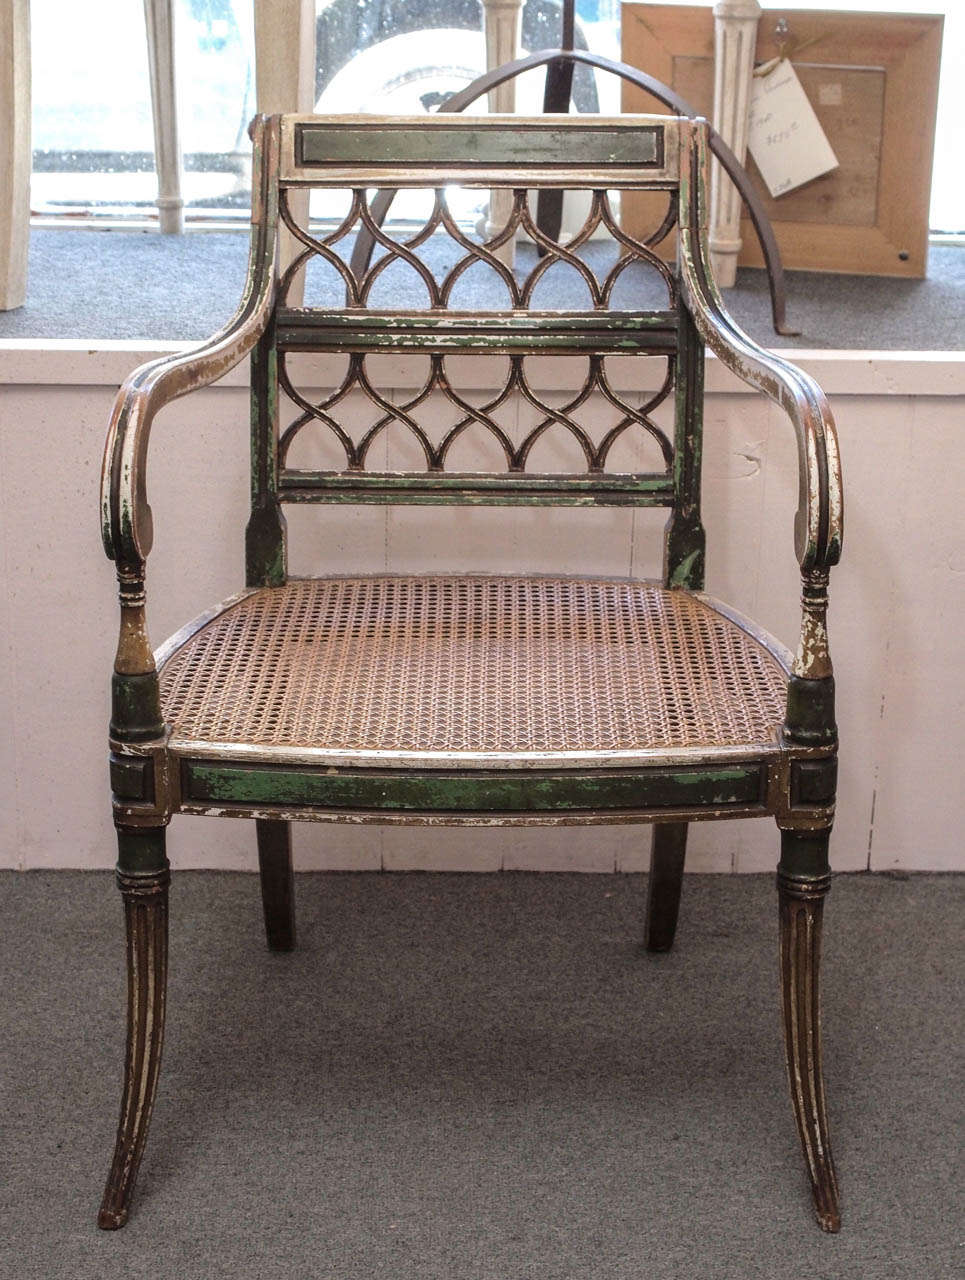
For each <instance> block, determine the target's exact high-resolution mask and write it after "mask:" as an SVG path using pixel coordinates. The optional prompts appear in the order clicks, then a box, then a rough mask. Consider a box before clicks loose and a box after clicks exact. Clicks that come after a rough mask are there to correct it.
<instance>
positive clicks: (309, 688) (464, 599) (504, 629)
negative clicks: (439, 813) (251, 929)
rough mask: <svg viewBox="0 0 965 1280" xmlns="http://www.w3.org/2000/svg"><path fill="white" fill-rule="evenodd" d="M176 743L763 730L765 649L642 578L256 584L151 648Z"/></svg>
mask: <svg viewBox="0 0 965 1280" xmlns="http://www.w3.org/2000/svg"><path fill="white" fill-rule="evenodd" d="M161 693H162V701H163V707H164V715H165V718H166V720H167V721H168V722H169V723H170V724H171V725H172V727H173V733H174V741H178V740H181V741H187V740H190V741H192V742H194V743H199V742H200V743H211V744H219V743H221V744H238V743H247V744H252V745H254V746H261V747H264V748H269V749H270V748H285V749H317V748H323V749H329V750H332V751H345V752H361V753H365V752H393V751H397V752H420V753H421V752H427V753H436V752H451V751H455V752H465V753H475V752H485V753H516V752H526V753H540V752H551V753H561V752H580V753H583V752H597V751H606V752H614V751H619V752H623V751H626V752H634V751H638V750H649V749H654V748H661V747H664V748H687V747H695V746H714V747H728V746H742V745H747V744H755V743H773V742H774V741H775V735H776V731H777V727H778V725H779V724H780V722H781V720H782V719H783V712H784V702H785V697H786V677H785V675H784V672H783V670H782V668H781V667H780V665H779V664H778V663H777V661H776V660H775V659H774V658H773V657H772V655H771V654H770V653H769V652H768V650H767V649H765V648H764V646H763V645H761V644H760V643H759V642H758V641H757V640H755V639H754V638H753V637H751V636H750V635H748V634H747V633H746V632H745V631H743V630H742V629H741V628H740V627H738V626H737V625H736V624H735V623H733V622H731V621H730V620H729V619H727V618H725V617H723V616H722V615H721V614H719V613H717V612H716V611H715V610H714V609H712V608H710V607H709V606H708V605H707V604H705V603H704V602H702V601H700V600H698V599H695V598H694V597H693V596H691V595H689V594H687V593H686V592H683V591H667V590H664V589H663V588H661V587H659V586H655V585H653V584H650V583H642V582H629V581H613V580H593V579H591V580H579V579H550V578H511V577H462V578H456V577H452V578H441V577H432V578H426V577H418V578H416V577H411V578H409V577H359V578H335V579H331V578H328V579H316V580H305V581H293V582H290V583H288V584H287V585H285V586H283V587H278V588H267V589H263V590H259V591H257V592H255V593H253V594H251V595H248V596H246V597H244V598H243V599H242V600H241V601H240V602H238V603H236V604H234V605H232V606H231V607H229V608H228V609H226V610H225V611H224V612H223V613H221V614H219V615H218V616H216V617H215V618H214V620H213V621H211V622H209V623H208V624H207V625H205V626H203V627H202V628H201V629H200V630H199V631H197V632H196V633H195V634H194V635H193V636H191V637H190V638H189V639H188V640H187V641H186V642H185V643H184V644H183V645H182V647H181V648H179V649H177V650H176V651H175V652H174V654H173V655H172V656H171V657H170V658H169V659H168V660H167V661H166V662H165V663H164V665H163V668H162V671H161Z"/></svg>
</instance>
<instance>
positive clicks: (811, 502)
mask: <svg viewBox="0 0 965 1280" xmlns="http://www.w3.org/2000/svg"><path fill="white" fill-rule="evenodd" d="M691 128H692V129H693V131H694V135H695V136H694V146H693V147H692V148H691V149H690V159H689V164H688V163H686V162H685V157H686V151H682V155H681V175H680V274H681V279H682V285H683V293H684V299H685V301H686V303H687V307H688V309H689V310H690V312H691V315H692V316H693V318H694V323H695V324H696V326H697V330H698V332H699V333H700V335H701V337H702V338H703V340H704V341H705V342H706V344H707V345H708V346H709V347H710V348H711V350H712V351H713V352H714V353H715V354H716V355H717V356H718V357H719V359H720V360H721V361H722V362H723V363H724V364H725V365H727V367H728V368H729V369H730V370H732V372H734V373H736V374H737V376H738V377H739V378H741V379H742V380H743V381H744V382H747V383H749V384H750V385H752V386H755V387H757V388H758V389H759V390H761V391H763V392H764V394H765V395H766V396H768V397H769V398H770V399H771V400H774V401H775V402H776V403H777V404H780V405H781V406H782V408H784V410H785V411H786V412H787V414H788V416H789V417H790V419H791V423H792V424H793V426H794V430H795V434H796V435H797V446H798V475H799V497H798V509H797V514H796V517H795V521H794V547H795V551H796V553H797V558H798V561H799V563H800V565H801V570H802V572H804V573H811V572H818V573H820V572H826V571H827V570H828V569H829V568H830V566H831V565H833V564H837V562H838V559H839V557H840V554H841V543H842V538H843V511H842V491H841V461H840V457H839V454H838V439H837V434H836V432H835V429H834V418H833V417H832V415H831V409H830V406H829V405H828V401H827V398H826V397H825V395H824V393H823V391H822V390H821V389H820V387H819V386H818V385H817V383H816V382H815V381H814V380H813V379H812V378H810V377H809V376H808V375H807V374H806V373H804V372H803V371H802V370H801V369H798V368H797V366H796V365H793V364H791V363H790V362H789V361H787V360H783V359H782V358H781V357H780V356H778V355H775V354H774V353H773V352H770V351H766V350H765V349H764V348H763V347H759V346H758V345H757V343H756V342H754V340H753V339H752V338H749V337H748V336H747V334H746V333H744V332H743V330H742V329H741V328H740V327H739V326H738V325H737V323H736V322H735V321H734V320H733V319H732V318H731V316H730V315H729V314H728V312H727V309H726V308H725V306H724V304H723V302H722V300H721V297H720V294H719V292H718V290H717V286H716V284H715V282H714V278H713V275H712V274H711V271H710V268H709V265H708V264H709V261H710V255H709V248H708V243H707V197H706V193H707V190H708V186H707V172H708V170H707V142H706V136H707V135H706V123H705V122H704V121H693V122H691Z"/></svg>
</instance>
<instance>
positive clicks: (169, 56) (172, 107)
mask: <svg viewBox="0 0 965 1280" xmlns="http://www.w3.org/2000/svg"><path fill="white" fill-rule="evenodd" d="M144 24H145V27H146V29H147V64H148V73H149V75H150V80H151V111H152V114H153V116H154V164H155V168H156V169H157V180H158V197H157V210H158V221H159V224H160V227H161V230H162V231H163V232H165V234H168V235H172V234H175V235H176V234H179V233H180V232H182V231H183V230H184V199H183V198H182V195H181V141H180V135H179V129H178V93H177V73H176V71H175V65H174V0H144Z"/></svg>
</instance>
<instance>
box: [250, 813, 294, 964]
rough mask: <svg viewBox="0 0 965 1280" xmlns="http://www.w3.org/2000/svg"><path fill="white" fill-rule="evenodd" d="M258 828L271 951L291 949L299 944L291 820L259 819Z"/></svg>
mask: <svg viewBox="0 0 965 1280" xmlns="http://www.w3.org/2000/svg"><path fill="white" fill-rule="evenodd" d="M255 827H256V829H257V832H258V867H259V870H260V871H261V902H262V906H263V907H264V911H265V934H266V936H267V939H268V947H269V949H270V950H271V951H291V950H292V948H293V947H294V945H295V877H294V875H293V874H292V842H291V823H289V822H277V821H275V820H273V819H269V818H258V819H257V820H256V822H255Z"/></svg>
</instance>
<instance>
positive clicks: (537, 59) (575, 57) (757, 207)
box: [351, 49, 800, 338]
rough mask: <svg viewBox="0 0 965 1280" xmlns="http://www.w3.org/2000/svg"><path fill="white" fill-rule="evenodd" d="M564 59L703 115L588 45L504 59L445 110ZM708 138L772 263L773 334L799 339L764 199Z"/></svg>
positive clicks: (369, 241) (722, 147)
mask: <svg viewBox="0 0 965 1280" xmlns="http://www.w3.org/2000/svg"><path fill="white" fill-rule="evenodd" d="M559 61H568V62H581V63H584V64H585V65H586V66H589V67H596V68H597V70H599V71H607V72H609V73H610V74H611V75H615V76H619V77H620V79H621V80H626V81H627V82H628V83H629V84H632V85H636V87H637V88H638V89H642V90H643V91H644V92H645V93H649V94H650V95H651V96H652V97H654V98H656V99H657V100H658V101H659V102H662V103H663V104H664V105H665V106H667V107H669V108H670V109H671V111H674V112H675V113H676V114H677V115H679V116H691V117H693V116H696V115H698V114H699V113H698V112H696V111H695V110H694V108H693V107H692V106H691V105H690V103H689V102H687V101H686V100H685V99H684V98H681V96H680V95H679V94H678V93H675V92H674V90H673V89H671V88H670V87H669V85H665V84H664V83H663V82H662V81H660V80H656V79H654V77H653V76H651V75H648V74H647V73H646V72H645V71H640V70H639V69H638V68H637V67H631V66H630V65H629V63H626V62H616V61H615V60H614V59H613V58H604V57H603V56H602V55H600V54H598V53H589V52H587V51H586V50H583V49H542V50H539V51H538V52H536V53H530V54H528V55H527V56H526V57H525V58H517V59H516V60H515V61H513V62H504V63H503V65H502V66H501V67H495V68H494V69H493V70H492V71H487V72H486V73H485V74H484V75H481V76H479V77H478V78H477V79H475V80H473V82H472V83H471V84H468V85H467V86H466V87H465V89H460V90H459V91H458V93H454V94H452V95H451V96H450V97H448V98H447V99H446V101H445V102H443V103H442V104H441V108H442V109H444V110H445V111H446V112H456V111H464V110H465V109H466V107H468V106H471V105H472V103H474V102H475V101H477V99H479V98H481V97H483V96H484V95H485V94H487V93H489V91H490V90H491V89H495V88H497V87H498V86H499V85H501V84H503V83H504V82H505V81H507V80H513V79H515V77H516V76H520V75H522V74H523V72H524V71H532V70H533V69H534V68H535V67H543V66H546V65H547V63H553V62H559ZM709 138H710V149H711V151H712V152H713V153H714V155H715V156H716V157H717V159H718V160H719V161H720V163H721V164H722V165H723V166H724V169H725V171H726V173H727V176H728V177H729V178H730V180H731V181H732V182H733V184H734V186H735V187H736V188H737V190H738V191H739V192H740V197H741V199H742V200H743V202H744V205H745V207H746V209H747V212H748V214H749V215H750V219H751V222H752V223H753V224H754V230H755V232H756V233H757V239H758V241H759V242H760V246H761V250H762V252H763V254H764V262H765V264H766V266H767V283H768V288H769V290H770V294H771V317H772V321H773V325H774V332H775V333H779V334H782V335H783V336H784V337H788V338H792V337H796V336H797V335H798V333H799V332H800V330H799V329H791V328H788V326H787V324H786V319H785V316H786V292H785V288H784V267H783V264H782V262H781V251H780V249H779V248H778V247H777V240H776V239H775V238H774V231H773V228H772V227H771V223H770V219H769V218H768V216H767V214H766V213H765V212H764V207H763V205H762V204H761V201H760V197H759V196H758V194H757V192H756V191H755V190H754V188H753V187H752V186H751V183H750V179H749V178H748V176H747V171H746V169H745V168H744V166H743V165H742V164H741V163H740V161H739V160H738V159H737V157H736V156H735V155H734V153H733V151H731V149H730V147H729V146H728V145H727V143H726V142H725V141H724V140H723V138H722V137H721V136H720V134H719V133H718V132H717V130H716V129H714V128H713V127H711V128H710V131H709ZM394 197H395V191H394V190H387V189H382V190H380V191H379V192H378V193H377V194H376V196H375V199H374V200H373V201H372V217H373V219H374V220H377V221H378V223H379V225H380V226H381V224H382V222H383V221H384V220H385V218H386V216H387V214H388V211H389V208H390V206H391V204H392V200H393V199H394ZM374 245H375V240H374V237H373V236H372V235H371V233H369V232H367V231H366V230H365V229H364V228H363V229H362V230H361V231H360V232H359V235H358V238H357V240H356V241H355V249H354V251H353V253H352V261H351V270H352V272H353V274H354V275H355V276H356V278H359V277H360V275H364V274H365V272H366V270H367V269H368V265H369V262H370V261H371V257H372V250H373V248H374Z"/></svg>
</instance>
